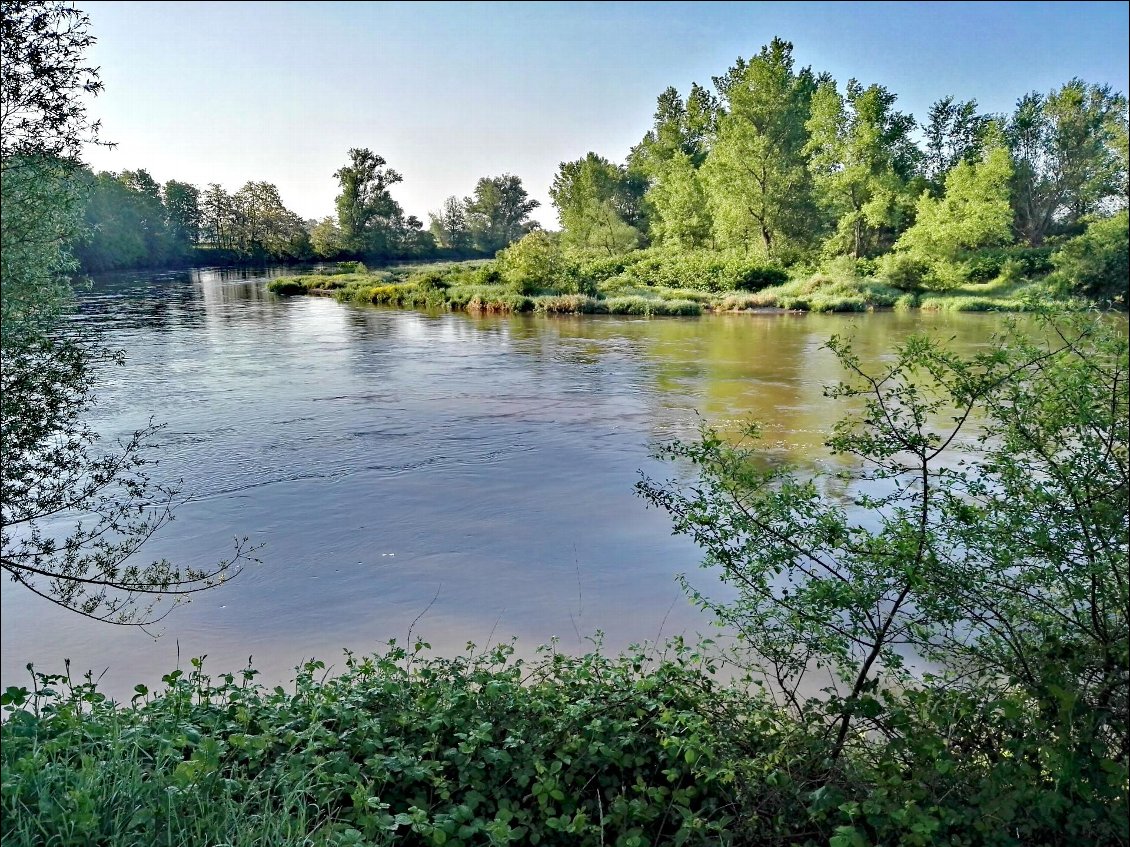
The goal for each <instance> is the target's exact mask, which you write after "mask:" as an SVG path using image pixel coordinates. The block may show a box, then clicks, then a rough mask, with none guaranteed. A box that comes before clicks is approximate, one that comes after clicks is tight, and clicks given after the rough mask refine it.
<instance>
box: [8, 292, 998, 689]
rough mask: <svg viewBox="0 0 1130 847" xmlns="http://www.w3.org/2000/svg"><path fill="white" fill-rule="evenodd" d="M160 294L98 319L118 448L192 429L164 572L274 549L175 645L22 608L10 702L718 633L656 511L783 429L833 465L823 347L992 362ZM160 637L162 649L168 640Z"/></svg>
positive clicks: (759, 325)
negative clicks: (422, 642)
mask: <svg viewBox="0 0 1130 847" xmlns="http://www.w3.org/2000/svg"><path fill="white" fill-rule="evenodd" d="M281 272H282V271H276V272H272V273H269V274H263V273H262V272H258V271H217V270H201V271H191V272H182V273H157V274H153V273H133V274H125V275H118V276H114V277H111V278H106V279H102V280H99V281H98V282H96V284H95V286H94V287H93V289H92V290H91V291H90V292H87V293H85V294H83V295H82V299H81V308H80V314H79V316H78V318H77V320H79V321H81V322H82V323H84V324H86V325H88V326H90V327H92V328H93V329H95V330H96V331H97V332H98V333H99V334H101V336H102V338H103V340H104V341H105V342H106V343H107V344H108V345H110V346H112V347H115V348H118V349H121V350H123V351H124V352H125V354H126V364H125V365H124V366H122V367H119V368H114V369H112V370H110V371H108V372H106V374H105V375H104V377H103V380H102V382H101V383H100V386H99V397H100V401H99V404H98V406H97V410H96V418H95V420H94V421H93V423H94V424H95V427H96V428H97V430H98V431H99V432H100V433H102V434H103V436H105V437H106V439H107V440H109V439H112V438H114V437H119V436H121V435H123V434H126V433H128V432H129V431H131V430H133V429H135V428H137V427H139V426H143V425H144V424H145V423H146V422H147V421H148V420H149V419H150V418H151V417H152V418H153V419H154V420H155V421H157V422H163V423H165V424H166V426H165V428H164V429H163V430H162V431H161V433H160V434H159V436H158V438H157V442H158V446H157V448H156V450H155V451H154V453H153V455H154V457H155V458H159V460H160V464H159V465H158V466H157V467H156V468H155V469H154V476H155V478H157V479H159V480H161V481H176V480H181V489H182V491H183V493H184V495H185V496H186V497H187V502H184V503H183V504H182V505H181V506H180V507H179V508H178V509H177V511H176V520H175V521H173V522H172V523H170V524H169V525H167V526H166V527H165V528H164V529H162V530H161V532H160V533H159V534H158V535H157V536H156V537H155V538H154V539H152V540H151V542H150V543H149V544H148V545H147V546H146V547H145V548H144V549H143V553H144V554H145V558H146V559H147V560H152V559H155V558H160V557H166V558H168V559H170V560H172V561H174V562H176V563H178V564H181V565H193V566H206V565H208V564H209V563H214V562H216V561H218V560H219V559H220V558H222V557H223V556H224V555H225V554H226V553H228V552H230V550H231V548H232V541H233V538H234V537H242V536H247V537H249V538H250V539H251V541H252V542H253V543H255V544H259V545H261V547H260V548H259V550H258V552H257V554H256V555H257V557H258V558H259V559H261V560H262V561H261V563H260V564H251V565H249V566H248V567H246V568H245V569H244V571H243V572H242V573H241V574H240V575H239V576H238V577H237V578H235V579H234V580H232V581H230V582H228V583H226V584H224V585H222V586H220V587H218V588H216V589H214V590H211V591H208V592H205V593H202V594H197V595H195V596H194V598H193V600H192V602H191V603H189V604H185V605H182V606H181V607H179V608H177V609H176V610H174V611H173V612H172V614H171V615H170V616H169V617H167V618H166V619H165V620H164V621H163V622H162V623H161V624H159V625H158V626H156V627H154V628H153V629H151V630H150V631H149V632H146V631H142V630H138V629H135V628H122V627H113V626H109V625H106V624H97V623H93V622H90V621H87V620H85V619H82V618H80V617H78V616H77V615H74V614H72V613H68V612H65V611H63V610H60V609H57V608H56V607H54V606H52V605H50V604H49V603H47V602H46V601H43V600H41V599H39V598H37V597H35V596H33V595H32V594H31V593H30V592H27V591H26V590H24V589H22V588H21V587H20V586H17V585H13V584H11V583H9V582H7V581H5V583H4V585H3V589H2V597H0V600H2V612H3V614H2V638H3V640H2V644H3V666H2V680H0V684H2V685H3V686H7V685H13V684H25V683H26V682H27V673H26V670H25V669H24V668H25V665H26V663H27V662H29V661H31V662H34V663H35V665H36V667H37V669H39V670H44V671H57V670H60V669H61V668H62V665H63V659H64V658H69V659H71V660H72V670H73V671H78V672H81V671H85V670H87V669H90V670H92V671H93V672H94V675H95V676H102V678H103V681H102V686H103V689H104V690H106V691H108V692H109V693H111V694H113V695H115V696H124V695H126V694H128V692H129V691H130V690H131V689H132V687H133V685H134V684H135V683H138V682H145V683H147V684H150V685H152V683H153V682H154V681H155V680H157V679H158V678H159V677H160V675H161V674H162V673H165V672H167V671H169V670H172V669H173V668H174V667H177V666H178V665H179V666H180V667H182V668H184V667H187V666H188V659H189V658H191V657H195V656H201V655H205V654H206V655H207V656H208V659H207V661H206V663H205V667H206V668H210V669H211V670H212V671H213V672H221V671H228V670H236V669H238V668H240V667H243V666H245V665H246V663H247V661H248V657H254V658H253V662H254V664H255V666H256V667H257V668H259V669H260V671H261V672H262V677H261V678H262V679H264V680H266V681H268V682H271V683H275V682H283V681H285V680H286V679H288V678H289V677H290V676H292V670H293V668H294V666H295V665H296V664H297V663H299V662H300V661H301V660H303V659H307V658H311V657H318V658H320V659H323V660H325V661H326V662H327V663H328V664H332V663H334V662H335V661H340V657H341V650H342V648H350V649H352V650H354V651H355V652H361V653H365V652H370V651H372V650H376V649H379V648H380V646H381V645H382V644H383V643H384V642H386V641H387V640H388V639H389V638H397V639H399V640H400V641H401V642H403V641H404V639H405V638H406V637H407V635H408V633H409V630H410V629H411V630H412V632H413V634H414V635H420V636H422V637H424V638H425V639H426V640H427V641H429V642H430V643H431V644H432V645H433V647H434V648H435V649H436V650H437V651H440V652H444V653H449V654H450V653H455V652H457V651H459V650H460V649H462V648H463V647H464V645H465V644H466V642H468V641H473V642H475V643H477V644H478V645H480V646H481V645H484V644H486V643H488V642H491V643H495V642H498V641H500V640H507V639H509V638H510V637H512V636H517V637H518V639H519V645H520V649H521V650H523V651H525V652H530V651H532V649H533V647H534V646H535V645H537V644H541V643H543V642H546V641H548V640H549V639H551V638H554V637H556V638H558V639H559V641H560V648H561V649H567V650H581V649H584V648H585V647H587V646H589V642H588V641H587V639H588V637H589V636H592V635H593V634H594V633H595V632H596V631H597V630H600V631H603V633H604V644H605V645H606V647H607V648H609V649H620V648H622V647H625V646H627V645H628V644H630V643H632V642H638V641H644V640H652V639H656V638H657V637H659V638H666V637H669V636H674V635H678V634H683V635H686V636H688V637H693V635H694V634H695V633H696V632H708V631H709V630H710V622H709V620H708V619H707V618H706V617H705V615H704V614H703V613H702V612H700V611H698V610H697V609H695V608H694V607H692V606H691V605H690V603H689V602H688V601H687V600H686V599H685V598H684V596H683V594H682V592H681V590H680V588H679V586H678V584H677V582H676V575H677V574H678V573H682V572H685V573H687V574H688V575H689V576H690V577H691V580H692V582H693V583H694V584H695V585H696V587H699V588H702V589H704V590H706V591H707V593H710V594H712V595H714V596H721V597H724V596H725V593H726V592H725V589H724V588H723V587H721V586H719V585H717V583H716V581H715V579H714V578H713V576H712V575H711V574H710V573H708V572H705V571H700V570H698V563H699V561H700V558H701V556H700V553H699V551H698V550H697V549H696V548H695V547H694V546H693V544H691V543H690V542H689V541H688V540H686V539H683V538H679V537H673V536H672V535H671V534H670V524H669V522H668V519H667V516H666V515H665V514H664V513H662V512H660V511H657V510H655V509H648V508H646V504H645V503H644V501H643V500H641V499H639V498H638V497H636V496H635V495H634V493H633V484H634V483H635V482H636V481H637V480H638V479H639V475H640V473H641V472H642V473H645V474H648V475H650V476H653V477H659V478H666V477H671V476H675V475H678V474H680V473H683V472H684V470H685V469H680V468H677V467H672V466H667V465H664V464H663V463H661V462H660V461H658V460H656V459H654V458H652V452H653V451H654V448H655V447H656V446H657V445H658V444H661V443H663V442H665V441H667V440H669V439H671V438H674V437H693V435H694V434H695V432H696V431H697V428H698V427H699V425H700V423H702V422H708V423H711V424H713V425H717V426H721V427H723V428H727V429H729V428H734V427H736V425H737V423H738V422H739V421H741V420H743V419H745V418H747V417H756V418H759V419H761V420H762V421H764V422H765V423H766V445H767V449H768V450H769V453H770V455H771V456H774V457H776V458H785V459H789V460H792V461H797V462H801V463H806V462H811V461H815V460H816V458H817V457H818V456H819V447H820V444H821V442H822V441H823V439H824V438H825V437H826V435H827V433H828V431H829V429H830V426H831V424H832V422H833V421H834V420H835V417H836V414H837V411H836V409H835V408H834V407H833V406H831V405H830V403H829V401H828V400H826V399H825V398H824V396H823V388H824V386H825V385H826V384H828V383H830V382H832V381H834V380H835V379H836V378H837V377H838V376H839V369H838V365H837V364H836V362H835V360H834V358H833V357H832V356H831V354H830V353H829V352H828V351H827V350H826V349H824V347H823V345H824V344H825V343H826V342H827V340H828V338H829V337H830V336H831V335H832V334H836V333H839V334H850V335H852V336H854V337H855V338H856V345H857V352H859V353H860V354H861V356H862V358H863V360H864V362H865V363H867V364H878V363H879V361H880V360H881V359H883V358H884V357H887V356H889V355H890V352H891V347H892V345H893V344H894V343H896V342H897V341H898V340H900V339H902V338H905V337H906V336H907V335H908V334H909V333H911V332H915V331H928V332H932V333H937V334H940V335H943V336H945V337H946V338H949V337H953V338H954V339H955V344H956V345H957V346H958V347H959V348H960V349H970V348H972V347H975V346H977V345H979V344H983V343H984V342H985V340H986V339H987V338H988V336H989V334H990V333H991V332H992V331H993V330H994V329H996V328H997V327H998V326H999V318H997V317H995V316H986V315H962V316H954V317H947V316H939V315H933V316H931V315H918V314H913V315H911V314H894V313H882V314H869V315H857V316H842V315H828V316H820V315H724V316H704V317H702V318H653V319H640V318H625V317H607V316H583V317H580V316H563V317H535V316H514V317H498V316H494V317H473V316H469V315H465V314H438V315H427V314H422V313H418V312H408V311H392V310H383V309H376V308H371V307H358V306H349V305H342V304H339V303H337V302H335V301H333V300H331V299H323V298H313V297H310V298H306V297H296V298H283V297H276V296H274V295H272V294H269V293H267V291H266V289H265V285H266V281H267V278H268V277H269V276H271V275H274V274H275V273H281ZM153 635H157V636H158V637H157V638H156V639H154V638H153V637H152V636H153Z"/></svg>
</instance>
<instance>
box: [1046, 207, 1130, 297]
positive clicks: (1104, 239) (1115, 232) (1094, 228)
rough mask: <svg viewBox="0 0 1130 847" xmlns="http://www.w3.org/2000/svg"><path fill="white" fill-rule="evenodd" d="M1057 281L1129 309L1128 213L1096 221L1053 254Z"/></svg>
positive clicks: (1129, 237)
mask: <svg viewBox="0 0 1130 847" xmlns="http://www.w3.org/2000/svg"><path fill="white" fill-rule="evenodd" d="M1051 261H1052V264H1053V265H1054V266H1055V275H1056V277H1057V278H1058V280H1059V281H1060V282H1061V283H1062V284H1063V286H1064V287H1066V288H1067V289H1068V290H1070V291H1078V292H1079V293H1081V294H1084V295H1086V296H1087V297H1091V298H1093V299H1095V300H1105V301H1110V302H1113V303H1118V304H1120V305H1121V307H1122V308H1126V304H1127V300H1126V288H1127V279H1130V227H1128V225H1127V212H1126V210H1125V209H1124V210H1122V211H1121V212H1119V213H1118V214H1117V215H1114V216H1113V217H1109V218H1103V219H1100V220H1095V221H1092V222H1091V223H1090V225H1089V226H1088V227H1087V231H1086V232H1084V233H1083V234H1082V235H1080V236H1079V237H1078V238H1073V239H1071V240H1070V241H1068V242H1067V243H1066V244H1065V245H1063V247H1062V248H1060V249H1059V250H1058V251H1057V252H1056V253H1055V254H1053V255H1052V257H1051Z"/></svg>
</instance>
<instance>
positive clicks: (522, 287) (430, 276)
mask: <svg viewBox="0 0 1130 847" xmlns="http://www.w3.org/2000/svg"><path fill="white" fill-rule="evenodd" d="M511 249H512V250H513V249H514V248H511ZM508 253H509V255H508ZM521 258H522V257H521V256H519V257H518V259H515V258H514V255H513V254H512V253H510V251H504V253H503V255H502V256H501V257H500V259H498V260H496V261H474V262H457V263H441V264H433V265H423V266H421V265H414V266H398V267H389V268H383V269H380V270H368V269H366V268H365V267H364V266H363V265H360V264H359V263H343V264H342V265H340V266H338V267H337V268H334V269H330V270H327V271H323V272H320V273H316V274H308V275H304V276H289V277H284V278H280V279H276V280H272V281H271V282H270V283H268V288H269V290H271V291H273V292H275V293H276V294H282V295H294V294H324V295H331V296H334V297H336V298H337V299H338V300H341V301H343V302H353V303H371V304H376V305H383V306H392V307H397V308H409V309H431V310H450V311H466V312H477V313H501V314H508V313H520V312H534V313H543V314H606V315H643V316H651V315H700V314H703V313H704V312H735V311H748V310H778V309H782V310H789V311H802V312H809V311H811V312H865V311H873V310H876V309H916V308H921V309H924V310H935V311H953V312H962V311H1005V312H1019V311H1027V310H1029V309H1031V308H1034V307H1037V306H1038V307H1041V308H1047V307H1051V308H1053V309H1055V310H1074V309H1080V308H1085V307H1086V306H1087V302H1086V301H1085V300H1083V299H1082V298H1079V297H1075V296H1071V295H1069V294H1067V293H1066V292H1065V291H1064V290H1063V288H1062V286H1058V287H1057V285H1056V284H1054V283H1053V282H1050V281H1049V280H1048V279H1047V278H1045V277H1040V276H1038V275H1037V276H1033V277H1025V276H1019V275H1017V274H1016V273H1015V272H1009V273H1005V274H1000V275H998V276H996V277H993V278H991V279H988V280H987V281H977V282H966V283H964V284H961V285H955V286H952V287H950V288H947V289H945V290H928V289H922V288H920V287H914V286H902V287H900V286H899V285H896V284H894V283H893V282H892V281H891V280H890V279H886V278H884V277H882V276H879V275H876V274H875V273H874V272H873V269H869V268H867V267H866V266H865V267H864V268H863V270H864V271H865V272H863V273H861V272H859V271H858V270H857V268H856V264H855V263H847V262H842V261H841V262H835V263H831V264H830V265H829V266H827V267H824V268H822V269H816V270H813V269H806V268H798V269H794V270H793V271H792V272H791V275H790V274H786V273H785V272H784V271H781V270H779V269H776V268H771V267H762V266H759V265H757V264H755V263H751V262H749V261H747V260H743V259H740V258H735V257H732V256H725V255H713V256H712V255H709V254H700V255H692V256H691V257H690V258H688V256H687V255H685V254H679V255H672V254H663V253H661V252H659V251H650V250H641V251H637V252H636V253H634V254H626V255H624V256H619V257H611V258H607V257H606V258H600V259H594V260H588V261H579V260H570V261H566V260H562V259H560V257H552V256H551V257H549V258H548V259H546V260H545V261H543V262H532V263H525V264H522V263H521V262H520V261H519V260H520V259H521ZM535 258H544V257H535ZM531 265H532V266H531ZM849 265H850V267H849ZM866 271H872V272H871V273H866Z"/></svg>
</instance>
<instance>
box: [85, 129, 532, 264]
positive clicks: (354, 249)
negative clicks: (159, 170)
mask: <svg viewBox="0 0 1130 847" xmlns="http://www.w3.org/2000/svg"><path fill="white" fill-rule="evenodd" d="M334 178H335V179H336V180H337V181H338V185H339V187H340V194H339V195H338V196H337V199H336V203H335V205H336V212H337V214H336V215H333V216H328V217H325V218H322V219H321V220H304V219H303V218H302V217H301V216H300V215H298V214H297V213H296V212H294V211H292V210H290V209H288V208H287V207H286V204H285V203H283V200H282V197H281V196H280V194H279V189H278V187H277V186H276V185H274V184H273V183H270V182H255V181H251V182H248V183H246V184H245V185H244V186H243V187H242V188H240V189H239V190H238V191H236V192H234V193H229V192H228V191H227V190H225V189H224V187H223V186H221V185H218V184H216V183H212V184H210V185H208V187H207V188H205V189H201V188H199V187H198V186H196V185H192V184H191V183H187V182H181V181H179V180H169V181H168V182H166V183H165V184H164V185H161V184H159V183H158V182H157V181H156V180H155V179H154V178H153V177H152V176H151V175H150V173H149V172H148V171H147V170H144V169H141V170H136V171H131V170H125V171H122V172H120V173H108V172H102V173H98V174H95V173H93V172H92V171H90V170H89V169H88V168H81V169H79V170H78V171H77V172H76V173H75V174H74V175H72V177H71V179H72V180H73V181H74V183H75V185H74V188H75V190H76V192H77V194H78V196H79V197H81V198H82V208H83V224H84V226H83V227H82V229H83V232H82V235H81V236H79V237H78V238H77V239H76V240H75V241H74V245H73V250H74V254H75V256H76V258H77V259H78V261H79V263H80V264H81V266H82V268H83V269H84V270H86V271H91V272H94V271H106V270H114V269H121V268H136V267H167V266H172V265H184V264H223V263H228V262H246V261H271V262H289V261H310V260H334V259H366V260H370V261H372V260H376V261H387V260H394V259H437V258H476V257H482V256H493V255H494V254H495V253H496V252H498V250H500V249H502V248H503V247H505V246H506V245H507V244H510V243H511V242H512V241H515V240H516V239H518V238H521V237H522V236H523V235H525V234H526V233H528V232H529V231H530V230H531V229H532V228H534V227H535V226H536V224H535V223H534V222H532V221H530V219H529V214H530V212H531V211H532V210H533V209H535V208H537V206H538V201H536V200H531V199H530V198H529V196H528V195H527V193H526V190H525V188H523V186H522V180H521V179H520V178H519V177H517V176H514V175H512V174H503V175H501V176H497V177H483V178H481V179H480V180H479V181H478V183H477V184H476V186H475V189H474V191H473V192H472V194H471V196H469V197H466V198H463V199H460V198H458V197H454V196H453V197H449V198H447V200H445V201H444V204H443V207H442V208H441V209H439V210H438V211H436V212H435V213H433V214H432V215H430V224H431V225H430V227H429V228H427V229H425V228H424V225H423V224H422V222H421V221H420V220H419V218H417V217H416V216H415V215H406V214H405V213H404V210H403V209H402V208H401V206H400V204H399V203H397V201H396V200H395V199H394V198H393V197H392V196H391V194H390V193H389V189H390V188H391V187H392V186H393V185H395V184H396V183H398V182H401V181H402V180H403V177H401V175H400V174H399V173H397V172H396V171H395V170H393V169H392V168H390V167H388V163H387V162H386V161H385V159H384V158H383V157H381V156H379V155H377V154H376V153H373V152H372V151H371V150H368V149H360V148H355V149H351V150H350V151H349V162H348V163H347V164H346V165H344V166H342V167H341V168H340V169H339V170H338V171H337V172H336V173H335V174H334Z"/></svg>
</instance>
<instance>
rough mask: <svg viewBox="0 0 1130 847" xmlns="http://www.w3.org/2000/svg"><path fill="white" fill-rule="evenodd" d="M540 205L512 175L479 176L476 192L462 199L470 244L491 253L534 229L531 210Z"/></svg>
mask: <svg viewBox="0 0 1130 847" xmlns="http://www.w3.org/2000/svg"><path fill="white" fill-rule="evenodd" d="M540 205H541V204H540V203H539V202H538V201H537V200H531V199H530V197H529V195H528V194H527V193H526V189H525V188H523V187H522V180H521V179H520V178H519V177H516V176H514V175H513V174H503V175H502V176H496V177H483V178H481V179H480V180H479V181H478V183H476V185H475V193H474V194H473V195H472V196H471V197H468V198H467V199H466V200H464V201H463V208H464V212H465V214H466V219H467V227H468V230H469V235H470V240H471V243H473V244H474V246H475V249H476V250H478V251H480V252H481V253H485V254H488V255H491V256H493V255H494V254H495V253H497V252H498V251H499V250H501V249H502V248H503V247H505V246H506V245H508V244H510V243H511V242H513V241H517V240H518V239H519V238H521V237H522V236H523V235H525V234H526V233H528V232H530V230H532V229H533V228H534V224H533V222H532V221H530V219H529V218H530V212H532V211H533V210H534V209H536V208H537V207H538V206H540ZM448 223H449V225H450V223H451V222H450V221H449V222H448ZM453 246H454V245H453Z"/></svg>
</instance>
